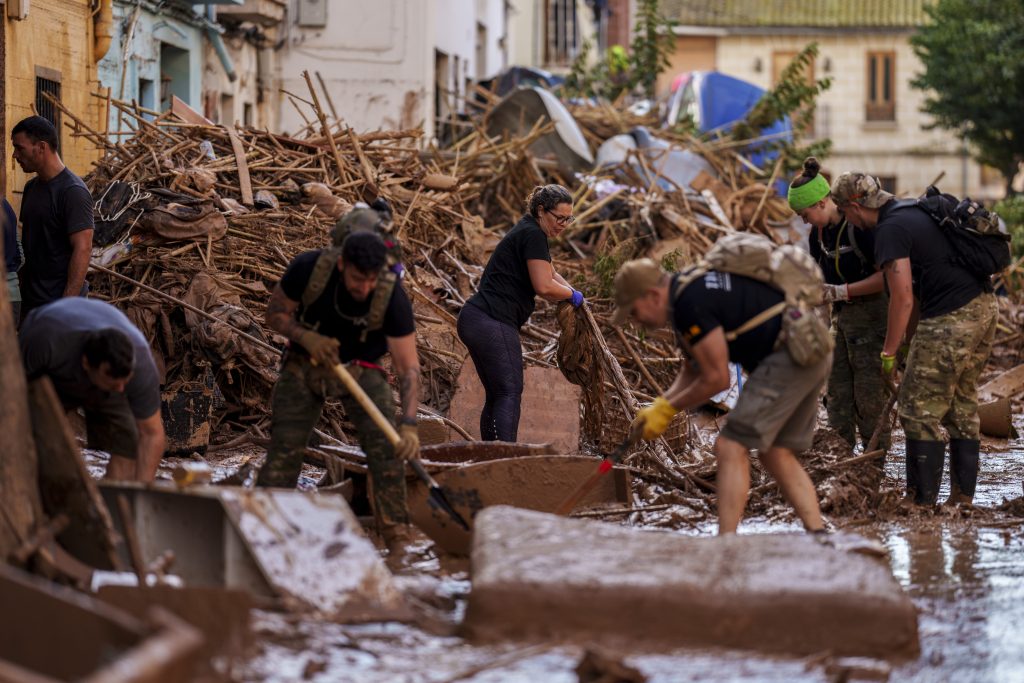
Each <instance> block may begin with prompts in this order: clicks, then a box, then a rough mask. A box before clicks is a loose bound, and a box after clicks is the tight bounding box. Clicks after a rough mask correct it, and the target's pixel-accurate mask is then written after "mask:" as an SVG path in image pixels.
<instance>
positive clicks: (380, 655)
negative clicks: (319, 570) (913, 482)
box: [90, 411, 1024, 683]
mask: <svg viewBox="0 0 1024 683" xmlns="http://www.w3.org/2000/svg"><path fill="white" fill-rule="evenodd" d="M1016 426H1017V429H1018V431H1019V432H1020V433H1022V434H1024V417H1022V416H1020V415H1019V411H1018V417H1017V420H1016ZM896 441H897V443H896V445H895V446H894V453H893V454H892V455H891V456H890V457H889V459H888V462H887V466H886V478H885V480H884V481H883V484H882V488H883V489H886V488H889V489H892V492H893V497H895V495H896V494H897V493H898V492H899V490H900V487H901V485H902V481H903V466H904V463H903V447H902V441H901V439H899V438H898V436H897V439H896ZM253 454H254V453H252V452H251V449H250V450H249V451H246V452H237V453H236V452H229V453H221V454H218V456H217V457H216V459H214V458H210V460H211V462H212V463H214V464H215V465H216V466H217V467H216V468H215V469H217V470H218V473H223V472H226V471H229V470H231V469H233V468H236V467H237V464H238V463H239V462H240V461H242V460H244V459H245V458H246V457H248V456H251V455H253ZM90 464H91V466H92V468H93V471H94V473H96V474H100V473H101V472H102V466H103V462H102V457H101V456H100V457H97V456H96V455H95V454H91V457H90ZM167 465H173V461H171V462H169V463H167V464H166V465H165V467H164V468H163V470H164V471H163V472H162V474H163V475H164V476H167V475H168V474H169V469H168V467H167ZM307 474H308V475H310V476H308V477H306V476H304V477H303V482H302V484H303V485H304V487H311V486H312V485H313V481H314V479H313V478H314V477H316V476H317V475H318V474H319V472H318V471H316V470H315V469H308V470H307ZM947 492H948V476H947V481H946V482H945V483H944V486H943V489H942V491H941V494H940V500H943V499H944V498H945V496H946V494H947ZM1022 493H1024V438H1017V439H1011V440H988V439H986V441H985V443H984V444H983V461H982V470H981V474H980V476H979V481H978V493H977V496H976V501H975V502H976V504H977V506H978V508H979V510H978V511H974V512H971V511H967V512H950V511H943V512H940V513H938V514H934V513H930V512H926V513H913V514H912V515H910V516H907V515H905V514H901V513H898V512H895V511H889V512H886V513H885V514H882V515H879V516H878V518H875V519H872V518H870V517H864V516H855V517H832V518H830V521H831V522H832V523H833V524H834V526H835V527H837V528H842V529H847V530H854V531H857V532H859V533H861V534H864V535H865V536H869V537H871V538H874V539H877V540H879V541H881V542H882V543H883V544H884V545H885V546H886V548H887V549H888V551H889V563H890V565H891V567H892V571H893V574H894V576H895V577H896V579H897V580H898V581H899V583H900V584H901V585H902V586H903V588H904V589H905V590H906V591H907V592H908V593H909V595H910V596H911V598H912V599H913V601H914V603H915V605H916V606H917V607H918V609H919V628H920V637H921V650H922V652H921V655H920V657H918V658H916V659H914V660H913V661H903V662H898V661H894V662H887V661H875V660H863V659H856V660H850V659H840V660H836V659H834V658H832V657H830V656H829V653H821V654H820V655H818V656H813V657H808V658H800V659H787V658H780V657H767V656H764V655H760V654H753V653H749V652H742V651H724V650H723V651H711V650H707V649H702V650H693V649H680V650H678V651H675V652H672V653H643V652H635V651H634V652H620V653H610V654H612V655H613V656H616V657H618V658H621V659H624V660H625V662H626V663H627V664H628V665H629V666H631V667H634V668H635V669H637V670H638V671H640V672H641V673H642V674H643V675H645V676H647V677H648V680H649V681H652V682H654V681H665V682H668V681H840V680H884V679H885V677H888V678H889V679H890V680H894V681H922V682H923V681H948V680H956V681H958V682H959V683H967V682H970V681H978V682H981V681H985V682H989V681H1021V680H1024V517H1021V516H1017V515H1024V504H1020V503H1018V505H1019V507H1018V508H1017V509H1018V511H1017V514H1016V515H1015V514H1014V513H1013V511H1007V510H999V509H998V508H1000V507H1004V506H1003V503H1004V502H1005V501H1007V500H1011V499H1017V498H1020V497H1021V496H1022ZM690 512H691V511H689V510H686V509H682V510H681V511H680V510H676V511H674V510H672V509H671V508H670V509H668V510H664V509H662V510H658V511H657V512H650V513H637V514H634V515H632V516H631V517H630V518H629V519H627V520H623V521H621V522H618V523H622V524H627V525H631V526H636V527H641V528H658V529H661V530H665V527H666V524H667V523H670V520H671V519H672V518H673V513H675V518H676V519H680V518H690V519H692V518H693V517H692V515H691V514H689V513H690ZM683 526H684V528H680V529H678V530H676V531H675V533H682V534H690V535H710V534H713V533H714V532H715V524H714V522H713V516H709V517H708V520H707V521H704V522H698V523H696V524H695V525H694V524H687V525H683ZM798 528H799V526H798V524H796V523H795V522H794V521H793V518H792V515H791V514H790V513H789V511H788V510H787V509H785V508H782V507H779V506H776V507H773V508H771V509H769V510H768V512H767V513H766V514H762V515H759V516H755V517H751V518H749V519H747V520H745V521H744V523H743V525H742V526H741V528H740V532H741V533H769V532H775V531H792V530H795V529H798ZM417 549H418V551H419V559H418V561H417V562H415V564H414V565H413V566H412V567H411V568H410V571H409V572H407V573H406V574H404V575H403V576H400V577H399V582H400V585H401V587H402V588H403V590H405V591H406V593H407V594H408V595H410V596H412V598H413V601H414V602H415V603H416V604H417V605H418V606H419V610H418V611H419V612H420V613H422V614H423V619H422V620H421V623H420V624H418V625H415V626H413V625H405V624H396V623H379V624H366V625H358V626H354V625H344V626H343V625H337V624H328V623H323V622H319V621H315V620H310V619H305V618H299V617H294V616H291V615H284V614H280V613H274V612H266V611H258V612H256V613H255V617H254V628H255V630H256V635H257V641H258V645H257V650H256V652H255V654H254V656H252V657H251V658H249V659H248V660H247V661H246V662H245V663H244V664H242V665H240V666H239V667H238V668H236V669H235V670H234V671H233V672H232V677H233V678H234V680H238V681H282V682H283V681H306V680H308V681H322V682H326V681H359V682H374V681H381V682H384V681H387V682H389V683H392V682H397V681H408V682H410V683H414V682H415V683H420V682H422V683H441V682H442V681H472V682H475V683H485V682H498V681H502V682H504V681H532V682H535V683H536V682H539V681H545V682H548V681H550V682H552V683H557V682H562V681H564V682H566V683H570V682H574V681H577V680H579V679H578V677H577V674H576V672H575V669H576V666H577V664H578V662H579V661H580V658H581V657H582V656H583V653H584V650H585V648H584V646H583V645H585V644H583V645H554V644H549V643H509V644H506V645H503V646H487V647H478V646H474V645H473V644H471V643H468V642H466V641H465V640H463V639H461V638H459V637H458V635H457V626H458V623H459V622H460V620H461V617H462V614H463V611H464V609H465V605H466V598H467V596H468V594H469V591H470V590H471V585H470V580H469V563H468V561H466V560H458V559H454V558H451V557H448V556H442V557H438V556H437V554H436V553H435V550H434V547H433V545H432V544H431V543H430V542H429V541H427V540H425V539H424V540H423V541H421V542H420V543H419V544H418V546H417ZM603 654H609V653H603Z"/></svg>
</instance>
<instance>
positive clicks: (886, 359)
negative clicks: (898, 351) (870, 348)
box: [881, 351, 896, 377]
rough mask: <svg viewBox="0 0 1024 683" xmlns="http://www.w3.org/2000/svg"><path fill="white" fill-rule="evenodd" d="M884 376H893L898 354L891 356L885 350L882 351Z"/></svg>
mask: <svg viewBox="0 0 1024 683" xmlns="http://www.w3.org/2000/svg"><path fill="white" fill-rule="evenodd" d="M881 357H882V376H883V377H892V373H893V371H894V370H895V369H896V356H890V355H889V354H887V353H886V352H885V351H882V356H881Z"/></svg>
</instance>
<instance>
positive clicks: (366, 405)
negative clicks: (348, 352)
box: [331, 363, 402, 446]
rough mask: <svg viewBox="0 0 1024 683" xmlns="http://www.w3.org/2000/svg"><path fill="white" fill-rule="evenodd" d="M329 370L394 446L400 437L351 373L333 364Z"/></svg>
mask: <svg viewBox="0 0 1024 683" xmlns="http://www.w3.org/2000/svg"><path fill="white" fill-rule="evenodd" d="M331 370H333V371H334V374H335V375H337V376H338V379H340V380H341V382H342V384H344V385H345V388H346V389H348V392H349V393H350V394H352V395H353V396H355V397H356V400H357V401H359V405H361V406H362V407H363V410H365V411H366V414H367V415H369V416H370V419H372V420H373V422H374V424H376V425H377V427H379V428H380V431H382V432H384V436H386V437H387V438H388V441H390V442H391V445H392V446H394V445H395V444H397V443H398V442H399V441H400V440H401V438H402V437H400V436H399V435H398V432H397V431H395V427H394V425H392V424H391V422H389V421H388V419H387V418H386V417H384V414H383V413H381V412H380V408H378V407H377V404H376V403H374V402H373V401H371V400H370V397H369V396H367V395H366V392H365V391H363V388H362V387H361V386H359V382H357V381H356V378H355V377H353V376H352V373H350V372H349V371H348V370H346V369H345V366H344V365H342V364H341V363H335V364H334V365H332V366H331Z"/></svg>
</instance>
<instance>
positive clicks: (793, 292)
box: [673, 232, 835, 366]
mask: <svg viewBox="0 0 1024 683" xmlns="http://www.w3.org/2000/svg"><path fill="white" fill-rule="evenodd" d="M709 270H715V271H720V272H723V273H731V274H733V275H740V276H744V277H749V278H751V279H754V280H757V281H758V282H763V283H764V284H766V285H769V286H770V287H773V288H774V289H777V290H779V291H780V292H782V294H783V296H784V297H785V299H784V300H783V301H781V302H780V303H778V304H776V305H774V306H772V307H771V308H768V309H765V310H764V311H761V312H760V313H758V314H757V315H756V316H754V317H753V318H751V319H750V320H748V321H747V322H745V323H743V324H742V325H740V326H739V327H737V328H736V329H735V330H730V331H727V332H726V333H725V339H726V341H730V342H731V341H733V340H735V339H736V338H737V337H739V336H740V335H741V334H744V333H746V332H749V331H750V330H752V329H754V328H755V327H757V326H758V325H761V324H763V323H765V322H767V321H769V320H771V319H772V318H774V317H775V316H777V315H781V316H782V331H781V333H780V335H779V342H780V343H781V342H785V344H786V348H787V350H788V351H789V355H790V356H792V358H793V361H794V362H795V363H796V364H797V365H801V366H807V365H814V364H815V363H817V362H818V361H820V360H821V359H823V358H825V356H827V355H828V354H830V353H832V349H833V347H834V346H835V342H834V341H833V340H832V335H831V334H830V333H829V329H828V325H827V324H826V323H825V321H824V320H822V319H821V318H820V317H819V316H818V315H817V314H816V313H815V311H814V309H815V307H817V306H819V305H821V302H822V291H823V289H824V285H825V280H824V278H823V276H822V273H821V268H819V267H818V264H817V263H816V262H815V260H814V258H813V257H812V256H811V255H810V254H808V253H807V252H806V251H804V250H802V249H800V248H799V247H797V246H795V245H792V244H786V245H783V246H777V245H776V244H775V243H774V242H772V241H771V240H769V239H768V238H767V237H763V236H761V235H755V234H753V233H747V232H734V233H730V234H728V235H726V236H724V237H721V238H719V240H718V241H717V242H715V245H714V246H713V247H712V248H711V250H710V251H708V253H707V254H706V255H705V256H704V259H703V260H702V261H701V262H700V263H698V264H697V265H696V266H695V267H694V268H692V269H690V270H688V271H686V272H685V273H684V274H683V275H682V276H681V277H680V278H679V279H677V280H676V285H675V287H674V290H673V300H675V299H677V298H678V297H679V295H680V294H681V293H682V291H683V289H684V288H685V287H686V286H687V285H688V284H690V283H691V282H693V281H694V280H696V279H697V278H698V277H702V276H703V275H705V274H706V273H707V272H708V271H709Z"/></svg>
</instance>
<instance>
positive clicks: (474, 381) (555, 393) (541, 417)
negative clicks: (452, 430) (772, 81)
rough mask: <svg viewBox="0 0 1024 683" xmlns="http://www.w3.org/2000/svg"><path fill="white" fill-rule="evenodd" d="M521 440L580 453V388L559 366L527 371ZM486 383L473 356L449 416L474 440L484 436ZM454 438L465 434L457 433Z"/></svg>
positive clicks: (465, 366)
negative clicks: (483, 382) (482, 428)
mask: <svg viewBox="0 0 1024 683" xmlns="http://www.w3.org/2000/svg"><path fill="white" fill-rule="evenodd" d="M520 405H521V406H522V412H521V414H520V418H519V436H518V441H519V442H521V443H550V444H551V445H552V446H553V448H554V449H555V451H556V452H558V453H578V452H579V442H580V388H579V387H577V386H576V385H574V384H570V383H569V380H567V379H566V378H565V377H564V376H562V372H561V371H560V370H558V369H557V368H537V367H530V368H526V371H525V372H524V374H523V400H522V403H521V404H520ZM483 406H484V386H483V384H481V383H480V377H479V376H477V374H476V368H475V367H474V366H473V361H472V360H470V359H469V358H467V359H466V362H465V363H463V364H462V371H461V372H460V373H459V380H458V384H457V386H456V389H455V395H454V396H453V397H452V404H451V409H450V411H449V417H450V418H451V419H452V420H453V421H455V423H456V424H459V425H461V426H462V428H463V429H465V430H466V431H467V432H469V433H470V434H471V435H472V436H473V438H474V439H479V438H480V411H481V410H482V409H483ZM452 438H454V439H459V438H461V437H459V436H457V435H453V436H452Z"/></svg>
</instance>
